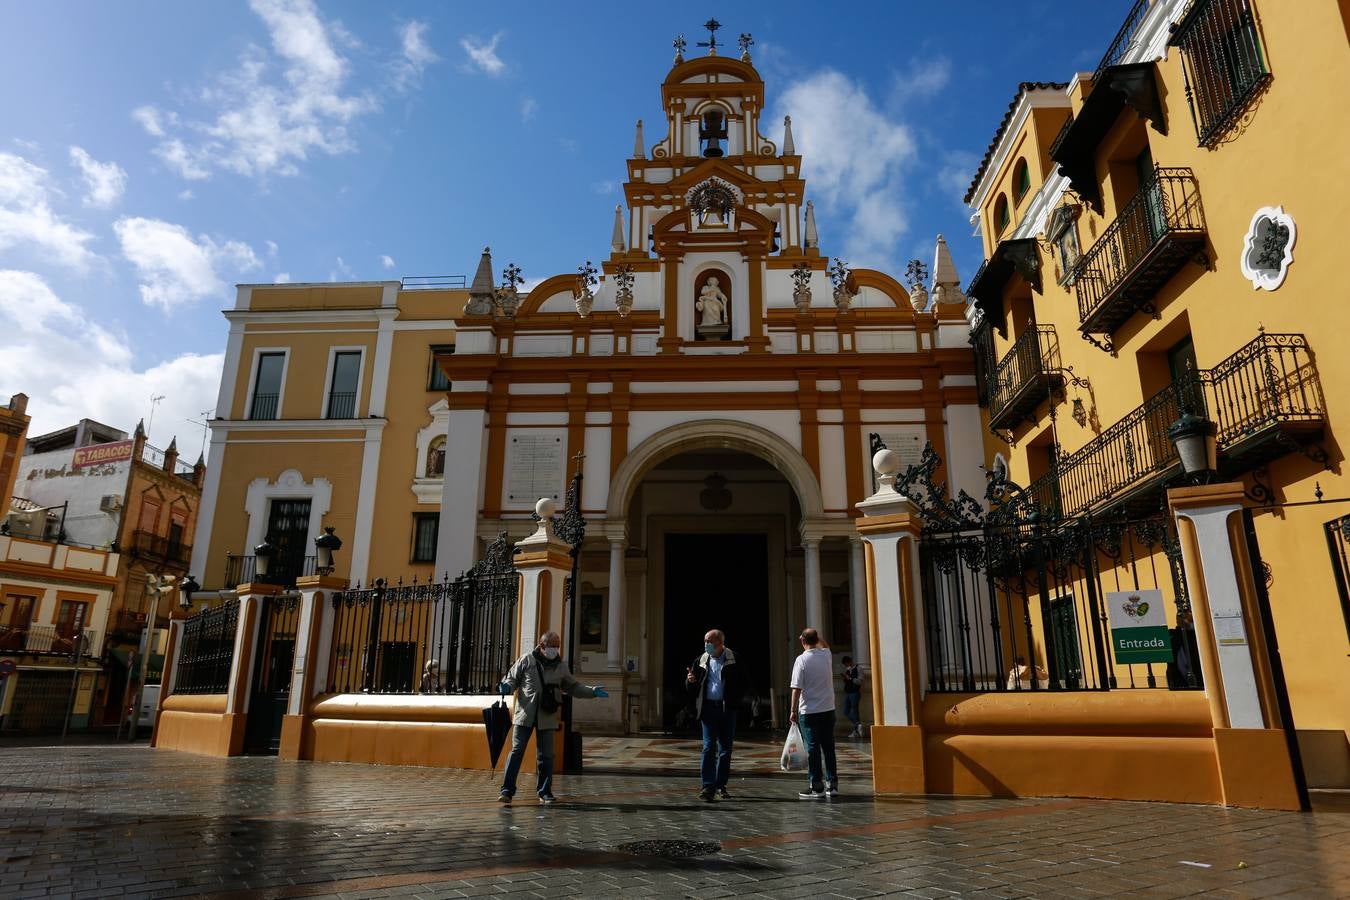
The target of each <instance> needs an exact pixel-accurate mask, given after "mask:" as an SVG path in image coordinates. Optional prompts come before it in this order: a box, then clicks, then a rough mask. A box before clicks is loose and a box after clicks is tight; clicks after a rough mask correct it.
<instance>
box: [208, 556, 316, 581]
mask: <svg viewBox="0 0 1350 900" xmlns="http://www.w3.org/2000/svg"><path fill="white" fill-rule="evenodd" d="M314 566H315V557H313V556H292V555H290V554H287V553H277V554H276V555H275V556H273V557H272V558H271V559H270V560H268V566H267V574H266V575H265V576H260V575H259V574H258V557H256V556H235V555H233V554H227V555H226V557H225V573H224V578H223V579H222V582H221V584H222V585H223V586H224V587H225V588H226V589H230V588H233V587H235V586H236V585H240V584H244V583H245V582H250V581H262V582H266V583H267V584H276V585H280V586H281V587H284V588H293V587H295V580H296V579H297V578H303V577H305V576H306V575H313V574H315V568H314Z"/></svg>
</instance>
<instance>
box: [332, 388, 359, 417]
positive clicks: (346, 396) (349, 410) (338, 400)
mask: <svg viewBox="0 0 1350 900" xmlns="http://www.w3.org/2000/svg"><path fill="white" fill-rule="evenodd" d="M355 416H356V392H355V391H335V392H333V393H331V394H329V395H328V418H330V419H351V418H353V417H355Z"/></svg>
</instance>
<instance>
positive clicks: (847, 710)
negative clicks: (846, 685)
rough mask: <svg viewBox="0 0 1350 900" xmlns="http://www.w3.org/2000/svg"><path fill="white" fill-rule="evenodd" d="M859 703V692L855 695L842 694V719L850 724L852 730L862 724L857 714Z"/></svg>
mask: <svg viewBox="0 0 1350 900" xmlns="http://www.w3.org/2000/svg"><path fill="white" fill-rule="evenodd" d="M861 701H862V693H861V692H859V693H857V694H850V693H847V692H845V693H844V718H846V719H848V720H849V721H850V722H852V723H853V727H854V728H857V727H858V726H859V725H861V724H862V716H861V715H860V714H859V713H858V706H859V705H860V703H861Z"/></svg>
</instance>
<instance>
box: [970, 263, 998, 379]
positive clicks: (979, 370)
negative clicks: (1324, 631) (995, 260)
mask: <svg viewBox="0 0 1350 900" xmlns="http://www.w3.org/2000/svg"><path fill="white" fill-rule="evenodd" d="M987 265H989V261H988V260H985V261H984V263H983V264H981V265H980V271H979V272H977V273H976V275H975V278H976V279H978V278H979V276H980V275H981V274H983V272H984V268H985V266H987ZM974 283H975V280H972V281H971V284H974ZM970 345H971V346H972V347H973V348H974V349H975V396H976V398H977V399H978V401H979V404H980V406H988V405H989V393H990V388H991V386H992V383H993V378H994V368H995V365H996V362H995V357H994V326H993V323H992V322H990V320H989V317H988V316H985V317H983V318H981V319H980V323H979V324H978V325H977V326H975V328H973V329H971V332H970Z"/></svg>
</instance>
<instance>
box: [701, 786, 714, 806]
mask: <svg viewBox="0 0 1350 900" xmlns="http://www.w3.org/2000/svg"><path fill="white" fill-rule="evenodd" d="M715 796H716V793H715V792H714V791H713V789H712V788H704V789H703V790H701V791H699V792H698V798H699V799H700V800H702V801H703V802H704V803H711V802H713V798H714V797H715Z"/></svg>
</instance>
